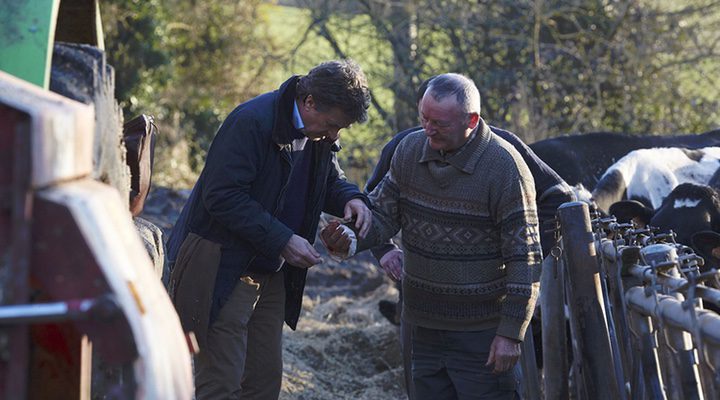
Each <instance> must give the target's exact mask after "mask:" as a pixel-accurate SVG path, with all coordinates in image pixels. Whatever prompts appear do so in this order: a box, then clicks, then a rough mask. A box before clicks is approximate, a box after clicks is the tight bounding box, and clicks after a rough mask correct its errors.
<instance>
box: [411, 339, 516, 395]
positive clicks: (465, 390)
mask: <svg viewBox="0 0 720 400" xmlns="http://www.w3.org/2000/svg"><path fill="white" fill-rule="evenodd" d="M494 338H495V329H489V330H484V331H472V332H458V331H446V330H439V329H429V328H423V327H420V326H415V327H414V328H413V333H412V380H413V386H414V389H415V393H414V395H415V398H416V399H417V400H470V399H493V400H513V399H515V398H516V386H517V382H516V377H515V374H514V373H513V370H512V369H511V370H510V371H508V372H506V373H503V374H494V373H493V372H492V366H491V367H486V366H485V363H486V362H487V359H488V356H489V351H490V345H491V343H492V341H493V339H494Z"/></svg>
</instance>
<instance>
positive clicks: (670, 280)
mask: <svg viewBox="0 0 720 400" xmlns="http://www.w3.org/2000/svg"><path fill="white" fill-rule="evenodd" d="M629 272H630V274H632V275H633V276H635V277H636V278H638V279H641V280H642V281H643V282H646V283H651V282H652V281H653V277H654V279H655V282H656V283H658V284H660V285H662V286H663V287H665V288H667V289H670V290H678V289H680V290H679V291H680V292H681V293H683V294H687V286H688V281H687V280H686V279H683V278H676V277H672V276H669V275H666V274H659V273H656V272H655V270H654V269H652V267H649V266H647V265H633V266H630V268H629ZM695 296H696V297H700V298H702V299H703V300H705V301H709V302H711V303H713V304H715V305H717V306H720V290H718V289H714V288H711V287H708V286H705V285H701V284H698V285H697V286H695Z"/></svg>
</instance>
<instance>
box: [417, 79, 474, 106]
mask: <svg viewBox="0 0 720 400" xmlns="http://www.w3.org/2000/svg"><path fill="white" fill-rule="evenodd" d="M426 93H427V94H429V95H431V96H432V97H433V98H434V99H435V100H437V101H441V100H442V99H444V98H446V97H448V96H455V99H456V100H457V103H458V105H460V107H461V108H462V110H463V111H464V112H466V113H478V114H480V91H478V88H477V86H475V82H473V80H472V79H470V78H468V77H467V76H464V75H460V74H454V73H449V74H442V75H437V76H435V77H434V78H432V80H431V81H430V84H429V85H428V89H427V92H426Z"/></svg>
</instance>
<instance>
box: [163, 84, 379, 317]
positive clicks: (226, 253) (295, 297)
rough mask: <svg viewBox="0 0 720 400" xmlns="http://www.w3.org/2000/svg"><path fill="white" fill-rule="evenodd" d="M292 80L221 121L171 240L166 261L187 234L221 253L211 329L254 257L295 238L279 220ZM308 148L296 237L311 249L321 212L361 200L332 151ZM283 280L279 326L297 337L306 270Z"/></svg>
mask: <svg viewBox="0 0 720 400" xmlns="http://www.w3.org/2000/svg"><path fill="white" fill-rule="evenodd" d="M297 80H298V77H296V76H294V77H292V78H290V79H289V80H287V81H286V82H285V83H283V84H282V86H281V87H280V88H279V89H278V90H276V91H274V92H271V93H266V94H263V95H261V96H258V97H256V98H254V99H252V100H250V101H248V102H246V103H243V104H240V105H239V106H238V107H237V108H235V110H233V111H232V112H231V113H230V115H229V116H228V117H227V118H226V119H225V121H224V122H223V124H222V126H221V127H220V129H219V130H218V132H217V135H216V136H215V139H214V140H213V143H212V145H211V146H210V150H209V151H208V156H207V160H206V162H205V168H204V169H203V171H202V173H201V174H200V178H199V179H198V182H197V183H196V184H195V187H194V188H193V192H192V194H191V196H190V198H189V199H188V203H187V204H186V205H185V208H184V209H183V212H182V213H181V215H180V218H179V219H178V221H177V223H176V225H175V228H174V229H173V232H172V234H171V237H170V241H169V244H168V258H169V259H170V260H174V259H175V257H176V256H177V250H178V249H179V243H182V241H183V240H184V238H185V236H187V232H188V230H189V231H190V232H194V233H196V234H198V235H199V236H201V237H203V238H205V239H207V240H210V241H213V242H216V243H219V244H220V245H221V249H222V250H221V260H220V265H219V267H218V274H217V279H216V281H215V290H214V292H213V307H212V310H211V313H210V319H211V321H212V320H214V317H216V316H217V313H218V312H219V310H220V308H222V306H223V305H224V304H225V302H226V301H227V299H228V297H229V296H230V294H231V292H232V290H233V289H234V288H235V285H236V284H237V281H238V279H239V278H240V276H242V275H243V274H244V273H245V272H246V269H247V266H248V265H249V264H250V263H251V262H252V260H253V259H254V258H255V257H257V256H259V255H261V256H263V257H266V258H269V259H277V258H279V257H280V252H281V251H282V250H283V248H284V247H285V245H286V244H287V242H288V240H290V237H291V236H292V235H293V231H292V230H290V228H288V227H287V226H285V225H284V224H283V223H282V222H280V221H279V220H278V219H277V215H278V214H279V213H280V212H281V211H282V208H283V206H284V205H285V203H286V201H292V196H293V194H292V193H288V192H287V191H286V187H287V183H288V180H289V177H290V171H291V165H292V163H291V159H290V151H291V143H292V140H293V136H292V130H294V129H295V128H294V127H293V125H292V110H293V106H292V105H293V101H295V87H296V84H297ZM308 145H309V146H311V148H312V149H311V152H310V157H311V166H310V179H309V189H308V200H307V203H306V204H307V207H306V212H305V217H304V222H303V224H302V226H301V228H300V230H299V232H297V234H298V235H300V236H302V237H303V238H305V239H307V240H308V241H309V242H310V243H313V242H314V240H315V233H316V231H317V226H318V220H319V217H320V212H321V211H325V212H328V213H330V214H333V215H336V216H342V215H343V213H344V207H345V204H346V203H347V202H348V201H349V200H351V199H353V198H362V199H364V200H365V201H366V202H367V199H366V198H365V197H364V195H363V194H362V193H361V192H360V190H359V189H358V188H357V186H355V185H352V184H350V183H348V182H346V181H345V177H344V174H343V172H342V170H341V169H340V167H339V166H338V164H337V158H336V154H335V153H336V152H337V151H338V150H339V147H338V145H337V144H336V143H331V142H327V141H313V142H308ZM173 244H176V245H177V246H175V245H173ZM267 272H268V273H270V272H274V270H268V271H267ZM283 273H284V274H285V288H286V305H285V322H286V323H287V324H288V325H289V326H290V327H291V328H293V329H295V326H296V325H297V321H298V317H299V315H300V309H301V304H302V295H303V289H304V287H305V277H306V273H307V270H306V269H303V268H297V267H294V266H291V265H288V264H285V265H284V266H283Z"/></svg>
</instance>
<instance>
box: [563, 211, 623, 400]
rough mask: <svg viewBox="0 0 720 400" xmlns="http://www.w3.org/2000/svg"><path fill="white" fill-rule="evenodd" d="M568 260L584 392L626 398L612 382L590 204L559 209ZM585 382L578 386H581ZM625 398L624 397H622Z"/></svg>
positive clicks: (612, 364) (571, 300) (611, 357)
mask: <svg viewBox="0 0 720 400" xmlns="http://www.w3.org/2000/svg"><path fill="white" fill-rule="evenodd" d="M558 213H559V215H560V225H561V227H562V234H563V249H564V254H565V256H566V260H567V269H568V277H567V278H568V279H567V282H568V284H569V285H568V288H569V303H572V305H573V306H572V307H571V310H572V315H571V321H572V325H573V326H574V327H575V328H576V329H574V330H573V334H574V339H575V341H577V342H578V349H579V350H580V354H576V356H577V357H579V358H580V362H581V363H582V367H581V369H580V371H579V373H580V377H581V381H582V385H583V386H584V392H585V393H587V394H589V395H592V396H593V397H597V398H601V399H619V398H623V397H624V394H625V392H624V391H623V392H621V391H620V390H619V384H620V383H619V382H618V381H617V380H616V379H608V375H609V374H612V373H613V372H612V371H614V362H613V356H612V349H611V346H610V339H609V334H608V327H607V321H606V319H605V312H604V311H605V310H603V295H602V290H601V285H600V277H599V271H598V264H597V259H596V256H595V254H596V253H595V241H594V239H593V233H592V228H591V226H590V215H589V213H588V206H587V204H586V203H581V202H571V203H565V204H563V205H562V206H560V207H559V208H558ZM580 383H581V382H578V384H580ZM621 396H623V397H621Z"/></svg>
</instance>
